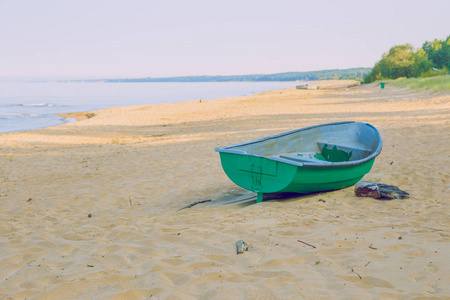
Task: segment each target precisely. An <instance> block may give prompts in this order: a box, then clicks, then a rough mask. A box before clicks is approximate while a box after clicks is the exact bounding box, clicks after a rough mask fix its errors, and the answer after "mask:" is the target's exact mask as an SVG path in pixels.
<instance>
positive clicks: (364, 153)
mask: <svg viewBox="0 0 450 300" xmlns="http://www.w3.org/2000/svg"><path fill="white" fill-rule="evenodd" d="M382 144H383V143H382V139H381V136H380V134H379V132H378V130H377V129H376V128H375V127H373V126H372V125H370V124H366V123H359V122H352V121H350V122H340V123H330V124H323V125H317V126H311V127H307V128H303V129H297V130H294V131H290V132H286V133H282V134H279V135H275V136H271V137H266V138H263V139H260V140H256V141H251V142H247V143H242V144H237V145H231V146H226V147H220V148H217V149H216V151H217V152H219V153H220V159H221V162H222V167H223V170H224V171H225V173H226V174H227V175H228V177H229V178H230V179H231V180H232V181H233V182H234V183H236V184H237V185H239V186H240V187H243V188H244V189H247V190H250V191H253V192H256V193H257V195H258V197H257V201H258V202H260V201H262V197H263V194H265V193H278V192H296V193H312V192H319V191H330V190H337V189H341V188H345V187H349V186H351V185H353V184H355V183H356V182H358V181H359V180H360V179H361V178H362V177H363V176H364V175H365V174H367V173H368V172H369V171H370V169H371V168H372V165H373V163H374V161H375V157H376V156H377V155H378V154H379V153H380V152H381V148H382Z"/></svg>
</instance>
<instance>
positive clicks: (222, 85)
mask: <svg viewBox="0 0 450 300" xmlns="http://www.w3.org/2000/svg"><path fill="white" fill-rule="evenodd" d="M295 85H296V83H295V82H198V83H153V82H151V83H150V82H149V83H105V82H64V83H63V82H26V83H24V82H20V83H19V82H14V83H11V82H0V134H1V133H6V132H16V131H25V130H31V129H38V128H44V127H49V126H55V125H60V124H64V123H67V122H69V121H71V120H68V119H66V118H62V117H58V116H57V114H61V113H71V112H83V111H93V110H99V109H104V108H108V107H115V106H129V105H141V104H161V103H175V102H182V101H187V100H198V99H202V100H210V99H218V98H223V97H233V96H247V95H252V94H258V93H262V92H264V91H269V90H275V89H282V88H288V87H293V86H295Z"/></svg>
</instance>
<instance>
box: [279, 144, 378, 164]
mask: <svg viewBox="0 0 450 300" xmlns="http://www.w3.org/2000/svg"><path fill="white" fill-rule="evenodd" d="M317 146H318V152H298V153H286V154H281V155H279V157H281V158H284V159H290V160H293V161H298V162H306V163H319V164H332V163H334V162H344V161H357V160H360V159H363V158H365V157H368V156H369V155H370V154H371V153H372V152H371V151H370V150H369V149H364V148H362V147H355V146H344V145H337V144H332V143H325V142H318V143H317Z"/></svg>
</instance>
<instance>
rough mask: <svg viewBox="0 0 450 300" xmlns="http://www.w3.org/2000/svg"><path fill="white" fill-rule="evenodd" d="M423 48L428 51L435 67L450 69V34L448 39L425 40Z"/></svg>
mask: <svg viewBox="0 0 450 300" xmlns="http://www.w3.org/2000/svg"><path fill="white" fill-rule="evenodd" d="M422 49H423V50H424V51H425V52H426V53H427V55H428V58H429V59H430V60H431V61H432V62H433V64H434V67H436V68H438V69H442V68H445V67H446V68H447V69H450V35H449V36H448V37H447V39H446V40H442V41H440V40H438V39H435V40H434V41H432V42H425V43H424V44H423V46H422Z"/></svg>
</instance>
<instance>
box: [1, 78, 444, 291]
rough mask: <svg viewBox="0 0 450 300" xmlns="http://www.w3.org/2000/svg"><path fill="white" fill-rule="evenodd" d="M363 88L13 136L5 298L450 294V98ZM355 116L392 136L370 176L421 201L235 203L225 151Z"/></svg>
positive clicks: (335, 195) (8, 161)
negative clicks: (240, 249) (243, 247)
mask: <svg viewBox="0 0 450 300" xmlns="http://www.w3.org/2000/svg"><path fill="white" fill-rule="evenodd" d="M352 82H353V81H324V82H316V83H315V84H317V85H320V89H319V90H297V89H295V87H293V88H289V89H283V90H275V91H270V92H265V93H262V94H259V95H253V96H247V97H235V98H224V99H218V100H208V101H204V100H202V101H189V102H182V103H176V104H162V105H150V106H130V107H119V108H111V109H105V110H101V111H96V112H91V115H89V117H90V118H80V120H79V121H78V122H75V123H68V124H65V125H61V126H56V127H50V128H45V129H40V130H33V131H27V132H19V133H7V134H1V135H0V224H1V227H0V299H2V300H3V299H150V298H151V299H449V298H450V285H449V281H450V218H449V211H450V205H449V200H450V196H449V195H450V183H449V169H450V168H449V167H450V159H449V151H448V149H449V146H450V135H449V132H450V122H449V121H450V93H438V94H431V93H427V92H424V91H414V90H408V89H399V88H394V87H391V86H389V85H387V87H386V88H385V89H383V90H382V89H380V86H379V85H378V86H377V85H375V84H370V85H363V86H360V87H355V88H351V89H347V86H348V85H349V84H351V83H352ZM92 114H93V115H95V116H93V115H92ZM92 116H93V117H92ZM74 117H76V116H74ZM81 117H82V116H81ZM347 120H354V121H360V122H367V123H370V124H372V125H374V126H375V127H377V129H378V130H379V131H380V133H381V135H382V137H383V142H384V146H383V150H382V152H381V154H380V156H378V157H377V159H376V160H375V164H374V166H373V168H372V171H371V172H370V173H368V174H367V175H366V176H365V177H364V180H370V181H376V182H381V183H386V184H391V185H395V186H397V187H399V188H400V189H402V190H404V191H407V192H408V193H409V194H410V198H409V199H404V200H392V201H383V200H376V199H373V198H360V197H356V196H355V193H354V187H349V188H346V189H342V190H338V191H333V192H327V193H318V194H311V195H303V196H302V195H290V196H289V197H285V198H281V199H274V200H270V201H264V202H262V203H258V204H256V197H255V200H252V201H247V202H245V203H239V204H233V201H234V200H236V199H239V198H245V197H247V196H252V195H253V194H252V193H250V192H248V191H246V190H243V189H241V188H240V187H238V186H236V185H235V184H233V183H232V182H231V181H230V180H229V179H228V177H227V176H226V175H225V173H224V172H223V170H222V167H221V165H220V159H219V155H218V153H216V152H215V151H214V149H215V148H217V147H220V146H225V145H230V144H237V143H241V142H245V141H249V140H254V139H257V138H262V137H265V136H269V135H274V134H278V133H282V132H285V131H289V130H294V129H297V128H302V127H306V126H311V125H317V124H321V123H329V122H338V121H347ZM209 199H211V200H212V201H210V202H206V203H202V204H198V205H196V206H193V207H191V208H187V209H183V210H181V211H178V210H179V209H180V208H183V207H185V206H187V205H189V204H191V203H194V202H197V201H201V200H209ZM319 200H320V201H319ZM241 239H242V240H244V241H245V242H247V243H248V244H249V245H250V248H249V251H247V252H245V253H244V254H240V255H237V254H236V245H235V243H236V241H238V240H241ZM298 240H301V241H304V242H306V243H308V244H310V245H313V246H314V247H315V248H314V247H312V246H309V245H307V244H304V243H300V242H298Z"/></svg>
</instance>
